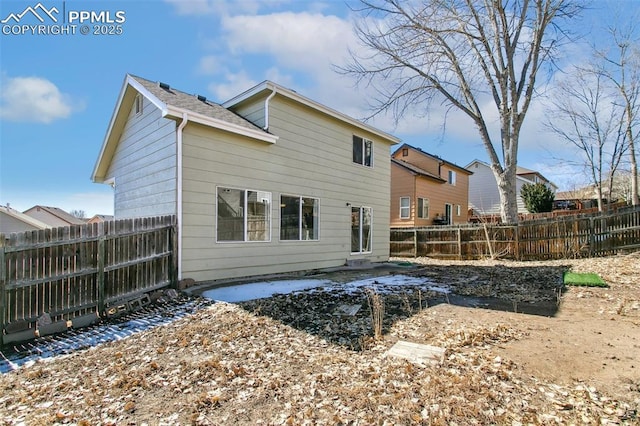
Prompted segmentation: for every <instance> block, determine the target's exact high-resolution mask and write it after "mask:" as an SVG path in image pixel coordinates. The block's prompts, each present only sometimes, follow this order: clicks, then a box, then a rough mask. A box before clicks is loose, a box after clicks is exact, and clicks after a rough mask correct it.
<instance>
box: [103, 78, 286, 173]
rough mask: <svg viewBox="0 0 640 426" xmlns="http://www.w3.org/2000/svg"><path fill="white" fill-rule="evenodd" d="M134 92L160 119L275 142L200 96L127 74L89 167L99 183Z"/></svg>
mask: <svg viewBox="0 0 640 426" xmlns="http://www.w3.org/2000/svg"><path fill="white" fill-rule="evenodd" d="M137 94H140V95H142V96H144V97H145V98H147V99H148V100H149V101H150V102H151V103H152V104H153V105H155V106H156V107H157V108H158V109H160V111H161V112H162V117H164V118H168V119H173V120H176V121H180V122H182V120H184V119H185V118H186V119H188V121H190V122H195V123H199V124H203V125H206V126H209V127H212V128H216V129H220V130H224V131H227V132H231V133H235V134H239V135H243V136H246V137H250V138H253V139H256V140H261V141H264V142H268V143H275V142H276V141H277V140H278V137H277V136H275V135H272V134H270V133H268V132H267V131H265V130H263V129H261V128H260V127H257V126H256V125H254V124H253V123H251V122H249V121H248V120H245V119H244V118H242V117H240V116H239V115H237V114H235V113H233V112H232V111H230V110H228V109H226V108H224V107H222V106H221V105H219V104H216V103H214V102H211V101H208V100H207V99H206V98H204V97H202V96H197V95H189V94H187V93H185V92H182V91H179V90H176V89H173V88H171V87H170V86H169V85H166V84H162V83H159V82H153V81H151V80H147V79H144V78H141V77H137V76H133V75H130V74H127V75H126V76H125V79H124V82H123V84H122V88H121V90H120V94H119V95H118V100H117V102H116V106H115V109H114V111H113V114H112V116H111V120H110V121H109V126H108V127H107V132H106V134H105V137H104V140H103V142H102V148H101V149H100V154H99V155H98V159H97V160H96V164H95V166H94V168H93V173H92V175H91V179H92V180H93V181H94V182H99V183H102V182H104V180H105V175H106V173H107V170H108V168H109V164H110V163H111V158H112V157H113V154H114V153H115V149H116V146H117V145H118V142H119V141H120V136H121V135H122V131H123V130H124V126H125V124H126V122H127V118H128V116H129V111H130V110H131V107H132V106H133V103H134V102H135V98H136V95H137Z"/></svg>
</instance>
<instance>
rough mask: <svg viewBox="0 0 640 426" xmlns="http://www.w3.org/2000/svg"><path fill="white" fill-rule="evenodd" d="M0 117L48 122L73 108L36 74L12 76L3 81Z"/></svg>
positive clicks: (59, 117) (70, 111)
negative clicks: (33, 75) (34, 75)
mask: <svg viewBox="0 0 640 426" xmlns="http://www.w3.org/2000/svg"><path fill="white" fill-rule="evenodd" d="M2 85H3V90H2V94H1V95H0V102H1V103H0V118H2V119H5V120H9V121H24V122H36V123H51V122H52V121H55V120H58V119H63V118H67V117H69V116H70V115H71V113H72V112H73V111H74V107H73V104H72V100H71V99H70V97H69V95H67V94H64V93H62V92H60V90H59V89H58V88H57V87H56V85H55V84H53V83H52V82H51V81H49V80H47V79H44V78H40V77H13V78H7V79H5V81H3V84H2Z"/></svg>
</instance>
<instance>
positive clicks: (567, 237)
mask: <svg viewBox="0 0 640 426" xmlns="http://www.w3.org/2000/svg"><path fill="white" fill-rule="evenodd" d="M390 242H391V255H392V256H404V257H411V256H413V257H417V256H430V257H436V258H438V257H439V258H446V259H463V260H464V259H479V258H485V257H491V258H507V259H517V260H543V259H564V258H575V257H589V256H605V255H611V254H615V253H618V252H619V251H621V250H634V249H640V208H627V209H619V210H617V211H616V212H614V213H605V214H590V215H573V216H562V217H556V218H546V219H538V220H535V221H523V222H520V223H518V224H514V225H501V224H495V223H483V224H473V225H459V226H437V227H436V226H434V227H427V228H392V229H391V235H390Z"/></svg>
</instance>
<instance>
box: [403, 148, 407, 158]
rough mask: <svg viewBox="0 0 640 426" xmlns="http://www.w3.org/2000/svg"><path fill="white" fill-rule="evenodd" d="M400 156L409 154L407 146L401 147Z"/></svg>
mask: <svg viewBox="0 0 640 426" xmlns="http://www.w3.org/2000/svg"><path fill="white" fill-rule="evenodd" d="M402 156H403V157H408V156H409V148H402Z"/></svg>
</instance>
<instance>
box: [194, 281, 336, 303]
mask: <svg viewBox="0 0 640 426" xmlns="http://www.w3.org/2000/svg"><path fill="white" fill-rule="evenodd" d="M330 284H333V282H332V281H331V280H317V279H315V280H314V279H307V280H282V281H262V282H256V283H250V284H239V285H233V286H227V287H218V288H214V289H211V290H207V291H205V292H203V293H202V297H206V298H207V299H212V300H219V301H222V302H229V303H235V302H246V301H248V300H254V299H263V298H265V297H271V296H273V295H274V294H288V293H293V292H295V291H300V290H307V289H311V288H316V287H324V286H328V285H330Z"/></svg>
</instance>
